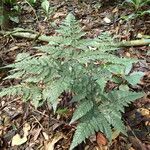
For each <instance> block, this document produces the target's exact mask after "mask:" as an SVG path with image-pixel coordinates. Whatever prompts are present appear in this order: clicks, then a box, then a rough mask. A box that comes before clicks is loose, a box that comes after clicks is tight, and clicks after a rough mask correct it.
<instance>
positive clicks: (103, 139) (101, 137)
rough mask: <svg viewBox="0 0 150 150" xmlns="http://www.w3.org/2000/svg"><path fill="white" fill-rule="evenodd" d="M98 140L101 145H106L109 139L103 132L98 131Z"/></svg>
mask: <svg viewBox="0 0 150 150" xmlns="http://www.w3.org/2000/svg"><path fill="white" fill-rule="evenodd" d="M96 142H97V144H98V145H99V146H102V145H106V144H107V139H106V137H105V136H104V135H103V134H102V133H100V132H98V133H97V135H96Z"/></svg>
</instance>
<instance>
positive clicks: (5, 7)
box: [0, 0, 20, 29]
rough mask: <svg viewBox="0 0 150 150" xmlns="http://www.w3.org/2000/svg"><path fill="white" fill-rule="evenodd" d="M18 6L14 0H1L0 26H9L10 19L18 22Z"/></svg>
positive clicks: (3, 27) (4, 27)
mask: <svg viewBox="0 0 150 150" xmlns="http://www.w3.org/2000/svg"><path fill="white" fill-rule="evenodd" d="M19 14H20V7H19V5H18V4H17V1H16V0H2V2H1V5H0V27H1V28H2V29H6V28H10V24H11V23H10V21H12V22H15V23H19V17H18V15H19Z"/></svg>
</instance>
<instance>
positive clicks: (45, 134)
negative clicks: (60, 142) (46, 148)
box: [42, 132, 49, 140]
mask: <svg viewBox="0 0 150 150" xmlns="http://www.w3.org/2000/svg"><path fill="white" fill-rule="evenodd" d="M42 134H43V136H44V138H45V140H48V139H49V136H48V135H47V133H46V132H42Z"/></svg>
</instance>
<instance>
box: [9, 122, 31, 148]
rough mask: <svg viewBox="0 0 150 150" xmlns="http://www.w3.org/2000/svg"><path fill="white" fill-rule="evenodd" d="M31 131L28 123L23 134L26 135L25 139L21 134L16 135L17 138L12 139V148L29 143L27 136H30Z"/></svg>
mask: <svg viewBox="0 0 150 150" xmlns="http://www.w3.org/2000/svg"><path fill="white" fill-rule="evenodd" d="M30 129H31V127H30V125H29V124H28V123H26V124H25V125H24V127H23V132H24V135H23V137H22V138H21V137H20V135H19V134H16V135H15V136H13V138H12V143H11V145H12V146H15V145H22V144H24V143H25V142H27V136H28V134H29V130H30Z"/></svg>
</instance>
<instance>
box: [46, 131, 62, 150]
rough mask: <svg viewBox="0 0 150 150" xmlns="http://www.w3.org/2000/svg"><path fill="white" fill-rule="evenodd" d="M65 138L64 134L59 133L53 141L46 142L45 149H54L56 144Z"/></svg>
mask: <svg viewBox="0 0 150 150" xmlns="http://www.w3.org/2000/svg"><path fill="white" fill-rule="evenodd" d="M62 138H63V134H62V133H60V134H57V135H56V136H55V137H54V138H53V139H52V140H51V141H49V142H48V143H46V144H45V150H54V146H55V144H56V143H57V142H58V141H59V140H61V139H62Z"/></svg>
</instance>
